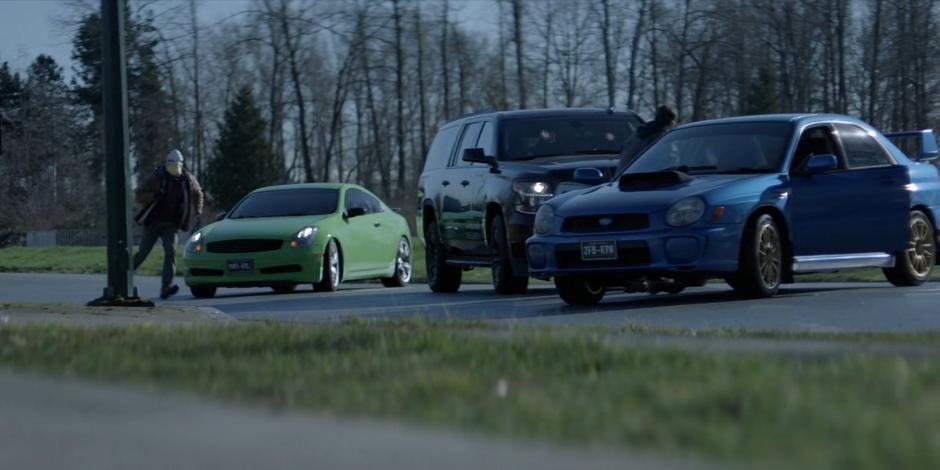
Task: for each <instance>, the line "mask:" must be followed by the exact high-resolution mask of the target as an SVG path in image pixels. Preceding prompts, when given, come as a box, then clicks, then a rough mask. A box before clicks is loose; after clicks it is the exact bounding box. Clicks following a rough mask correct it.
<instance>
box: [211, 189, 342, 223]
mask: <svg viewBox="0 0 940 470" xmlns="http://www.w3.org/2000/svg"><path fill="white" fill-rule="evenodd" d="M338 201H339V190H338V189H329V188H311V189H279V190H274V191H259V192H256V193H251V194H249V195H248V197H246V198H245V199H244V200H242V202H241V203H240V204H238V205H237V206H235V209H233V210H232V213H231V214H229V218H230V219H248V218H256V217H290V216H303V215H324V214H332V213H333V212H336V204H337V202H338Z"/></svg>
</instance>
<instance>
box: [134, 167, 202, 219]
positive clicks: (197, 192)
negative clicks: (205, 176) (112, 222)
mask: <svg viewBox="0 0 940 470" xmlns="http://www.w3.org/2000/svg"><path fill="white" fill-rule="evenodd" d="M169 178H174V177H173V176H172V175H170V174H168V173H167V171H166V167H164V166H160V167H158V168H157V169H156V170H154V171H153V173H152V174H151V175H150V176H148V177H147V179H146V180H145V181H144V183H143V184H142V185H140V187H139V188H137V197H136V199H137V203H138V204H140V205H141V207H142V209H141V210H140V212H138V213H137V217H135V218H134V220H135V221H136V222H137V223H138V224H140V225H143V226H149V225H153V224H158V223H163V222H170V221H165V220H154V219H155V216H156V212H157V211H155V210H154V209H156V208H157V207H158V206H159V204H160V202H161V200H162V199H163V196H164V194H165V190H166V185H167V181H168V179H169ZM178 178H179V179H180V180H181V182H182V198H181V205H182V207H181V211H180V213H181V216H180V218H179V223H178V226H177V227H178V228H179V229H180V230H183V231H187V230H189V227H190V226H191V224H192V222H193V219H195V218H196V217H198V216H199V214H201V213H202V206H203V196H202V187H200V186H199V182H198V181H196V178H194V177H193V176H192V175H191V174H190V173H189V172H188V171H186V170H183V173H182V174H181V175H180V176H179V177H178Z"/></svg>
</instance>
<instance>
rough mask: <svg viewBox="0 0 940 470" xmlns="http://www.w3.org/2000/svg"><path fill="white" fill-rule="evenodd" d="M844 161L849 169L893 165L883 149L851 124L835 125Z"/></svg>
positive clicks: (862, 130) (860, 129) (873, 139)
mask: <svg viewBox="0 0 940 470" xmlns="http://www.w3.org/2000/svg"><path fill="white" fill-rule="evenodd" d="M835 126H836V130H837V131H838V132H839V139H840V140H842V148H843V149H845V160H846V163H847V164H848V167H849V168H867V167H873V166H885V165H892V164H894V162H893V161H891V158H890V157H889V156H888V153H887V152H885V149H884V148H883V147H882V146H881V145H880V144H878V142H877V141H876V140H875V138H874V137H872V136H870V135H868V133H867V132H865V130H864V129H862V128H861V127H858V126H853V125H851V124H836V125H835Z"/></svg>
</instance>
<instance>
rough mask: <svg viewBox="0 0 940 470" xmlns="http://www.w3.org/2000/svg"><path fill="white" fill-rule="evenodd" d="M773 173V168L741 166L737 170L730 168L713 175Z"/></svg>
mask: <svg viewBox="0 0 940 470" xmlns="http://www.w3.org/2000/svg"><path fill="white" fill-rule="evenodd" d="M774 171H775V170H774V169H773V168H751V167H745V166H742V167H738V168H730V169H727V170H721V171H716V172H715V173H723V174H725V173H727V174H739V175H746V174H750V173H773V172H774Z"/></svg>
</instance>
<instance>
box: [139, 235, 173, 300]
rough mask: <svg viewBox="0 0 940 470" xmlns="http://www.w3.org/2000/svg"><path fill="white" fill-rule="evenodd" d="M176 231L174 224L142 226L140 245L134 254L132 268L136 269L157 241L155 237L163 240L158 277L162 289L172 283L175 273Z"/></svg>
mask: <svg viewBox="0 0 940 470" xmlns="http://www.w3.org/2000/svg"><path fill="white" fill-rule="evenodd" d="M176 231H177V228H176V225H174V224H154V225H150V226H146V227H144V233H143V236H142V237H141V238H140V247H138V249H137V254H136V255H134V270H135V271H136V270H137V268H138V267H140V265H141V264H143V262H144V260H146V259H147V256H148V255H150V250H152V249H153V245H154V244H156V243H157V239H158V238H159V239H160V240H162V241H163V253H164V257H163V274H162V275H161V277H160V280H161V282H162V289H163V290H166V289H167V288H168V287H170V286H171V285H172V284H173V275H174V274H176Z"/></svg>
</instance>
